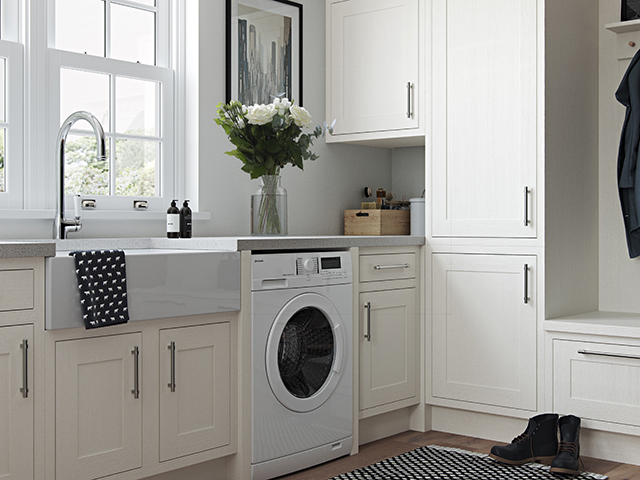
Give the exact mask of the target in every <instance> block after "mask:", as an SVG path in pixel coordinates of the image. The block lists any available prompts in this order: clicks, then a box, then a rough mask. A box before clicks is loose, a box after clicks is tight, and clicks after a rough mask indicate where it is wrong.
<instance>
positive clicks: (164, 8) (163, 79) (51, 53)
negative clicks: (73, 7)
mask: <svg viewBox="0 0 640 480" xmlns="http://www.w3.org/2000/svg"><path fill="white" fill-rule="evenodd" d="M102 1H105V2H107V3H118V4H122V5H135V2H130V1H129V0H102ZM171 3H172V2H171V1H170V0H156V5H157V6H156V8H155V11H156V66H151V65H144V64H139V63H133V62H125V61H121V60H116V59H112V58H104V57H98V56H92V55H85V54H79V53H75V52H67V51H61V50H56V49H55V48H52V46H53V45H54V39H55V16H54V15H55V0H48V4H47V9H46V12H47V25H48V35H47V37H48V48H47V49H46V58H47V64H48V68H47V72H46V83H47V99H48V100H47V115H46V118H47V133H46V138H47V140H46V141H47V143H46V144H47V148H46V154H47V155H46V157H47V162H50V163H49V165H51V166H52V167H51V171H53V172H54V173H55V168H56V167H55V156H56V146H55V141H56V138H57V135H58V130H59V127H60V124H61V122H62V121H63V120H64V119H61V118H60V94H59V92H60V71H61V69H62V68H71V69H76V70H85V71H89V72H96V73H103V74H109V75H115V76H118V77H128V78H133V79H140V80H150V81H154V82H159V83H160V84H161V87H160V108H159V119H160V132H159V136H158V137H144V138H143V137H140V138H136V139H140V140H159V139H161V149H160V170H159V171H156V178H157V179H158V180H159V183H157V184H156V188H158V189H159V190H160V192H159V196H154V197H147V196H135V197H132V196H126V197H125V196H117V195H89V194H86V195H83V198H92V199H95V200H96V209H95V210H96V211H95V212H93V211H83V215H87V216H93V215H94V214H97V213H98V212H100V211H104V210H108V211H121V212H125V211H133V210H134V208H133V201H134V200H145V201H146V202H147V204H148V209H147V211H151V212H160V211H162V212H164V211H165V210H166V206H167V205H168V203H169V202H170V200H171V199H173V198H178V197H177V195H178V193H180V190H182V189H181V188H179V187H178V185H177V175H176V172H177V171H178V170H179V168H180V167H181V166H180V165H179V164H178V161H177V158H178V155H177V154H176V148H175V145H176V143H177V142H175V141H174V138H175V136H176V133H177V129H176V125H175V121H174V120H175V115H174V113H175V109H174V100H175V97H176V88H175V82H174V77H175V76H176V75H175V72H174V70H173V68H170V67H172V63H173V61H172V60H173V58H172V57H173V56H172V54H171V53H172V52H171V46H172V40H173V38H174V37H173V32H172V30H173V29H171V28H170V25H171V20H172V19H171V16H172V14H173V12H172V9H171ZM160 32H165V33H166V34H162V33H160ZM108 35H109V33H107V36H108ZM111 84H112V87H111V91H110V94H111V95H110V97H111V98H110V122H111V125H110V126H107V125H105V126H104V128H105V132H106V131H107V130H109V131H111V132H112V133H115V131H116V130H115V118H114V117H115V116H114V115H113V111H114V102H115V100H114V98H115V96H114V93H115V92H114V89H113V82H111ZM83 129H86V130H85V131H86V133H88V134H90V135H93V133H92V130H90V127H89V126H88V124H86V122H78V123H77V124H76V125H75V126H74V128H73V130H72V131H73V132H78V133H82V130H83ZM116 137H117V138H122V137H124V136H121V135H119V134H117V135H116ZM110 150H111V151H112V152H115V140H114V139H113V138H111V139H110ZM112 161H113V160H112ZM110 168H113V165H111V166H110ZM53 190H55V188H54V189H53ZM65 205H67V207H71V206H72V205H73V202H72V201H71V195H67V197H66V198H65ZM69 213H71V212H69ZM141 213H142V212H136V214H141Z"/></svg>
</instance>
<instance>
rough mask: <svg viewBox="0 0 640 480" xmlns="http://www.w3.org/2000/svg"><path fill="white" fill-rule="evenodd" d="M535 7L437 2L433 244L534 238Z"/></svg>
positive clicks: (523, 2) (499, 0) (510, 0)
mask: <svg viewBox="0 0 640 480" xmlns="http://www.w3.org/2000/svg"><path fill="white" fill-rule="evenodd" d="M536 19H537V2H536V1H535V0H492V1H491V2H477V1H474V0H472V1H470V0H446V1H445V0H443V1H438V2H434V3H433V69H432V78H433V96H432V108H433V129H432V132H433V133H432V173H433V175H432V195H433V212H432V213H433V236H443V237H447V236H453V237H525V238H534V237H536V236H537V221H536V218H537V217H536V216H537V209H536V208H535V206H536V201H537V199H538V194H537V188H536V165H537V156H538V152H537V140H538V137H537V128H536V126H537V105H538V91H537V31H536Z"/></svg>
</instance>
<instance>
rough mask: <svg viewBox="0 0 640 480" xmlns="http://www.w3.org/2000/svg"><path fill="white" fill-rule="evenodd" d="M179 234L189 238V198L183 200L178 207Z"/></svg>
mask: <svg viewBox="0 0 640 480" xmlns="http://www.w3.org/2000/svg"><path fill="white" fill-rule="evenodd" d="M180 236H181V237H182V238H191V209H190V208H189V200H185V201H184V203H183V204H182V208H181V209H180Z"/></svg>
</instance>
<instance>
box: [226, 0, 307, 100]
mask: <svg viewBox="0 0 640 480" xmlns="http://www.w3.org/2000/svg"><path fill="white" fill-rule="evenodd" d="M226 33H227V72H226V73H227V84H226V90H227V91H226V101H227V102H229V101H231V100H238V101H240V103H242V104H243V105H253V104H267V103H271V102H272V101H273V99H274V98H277V97H280V98H287V99H289V100H293V101H294V102H295V103H296V104H297V105H302V5H301V4H299V3H294V2H291V1H288V0H227V32H226Z"/></svg>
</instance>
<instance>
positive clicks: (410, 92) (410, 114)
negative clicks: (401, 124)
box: [407, 82, 413, 118]
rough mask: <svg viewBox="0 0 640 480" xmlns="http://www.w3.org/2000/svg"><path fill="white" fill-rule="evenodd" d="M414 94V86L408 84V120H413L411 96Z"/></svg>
mask: <svg viewBox="0 0 640 480" xmlns="http://www.w3.org/2000/svg"><path fill="white" fill-rule="evenodd" d="M412 93H413V86H412V85H411V82H407V118H411V116H412V114H413V112H412V111H411V103H412V102H411V94H412Z"/></svg>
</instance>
